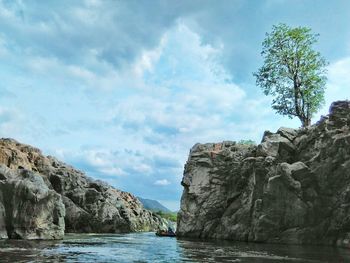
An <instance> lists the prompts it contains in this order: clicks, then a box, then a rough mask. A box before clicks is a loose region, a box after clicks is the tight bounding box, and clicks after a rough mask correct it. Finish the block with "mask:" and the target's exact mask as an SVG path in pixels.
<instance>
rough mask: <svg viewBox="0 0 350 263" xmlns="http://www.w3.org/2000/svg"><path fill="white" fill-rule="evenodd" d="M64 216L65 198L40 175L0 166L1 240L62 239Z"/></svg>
mask: <svg viewBox="0 0 350 263" xmlns="http://www.w3.org/2000/svg"><path fill="white" fill-rule="evenodd" d="M64 216H65V208H64V205H63V202H62V198H61V196H60V195H59V194H57V193H56V192H55V191H53V190H50V189H49V188H48V187H47V185H46V184H45V183H44V180H43V179H42V177H41V176H40V175H38V174H36V173H33V172H31V171H28V170H23V169H16V170H11V169H9V168H7V167H6V166H4V165H0V238H20V239H58V238H62V237H63V235H64Z"/></svg>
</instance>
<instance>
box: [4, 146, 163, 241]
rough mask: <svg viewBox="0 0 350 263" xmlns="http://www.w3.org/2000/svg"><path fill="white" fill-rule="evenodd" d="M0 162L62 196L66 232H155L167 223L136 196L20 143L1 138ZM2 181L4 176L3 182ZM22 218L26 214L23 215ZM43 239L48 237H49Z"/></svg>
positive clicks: (24, 236)
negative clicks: (30, 175)
mask: <svg viewBox="0 0 350 263" xmlns="http://www.w3.org/2000/svg"><path fill="white" fill-rule="evenodd" d="M0 163H2V164H4V165H6V166H7V167H9V168H11V170H13V171H16V170H17V169H18V171H34V172H35V173H36V179H35V180H39V179H38V178H40V180H41V181H40V182H42V183H41V184H40V189H41V188H42V189H46V188H47V189H51V190H48V191H49V192H50V193H54V194H55V195H57V196H58V197H60V198H61V197H62V198H61V199H62V200H63V204H64V207H65V209H66V214H65V231H66V232H98V233H110V232H112V233H121V232H123V233H124V232H135V231H152V230H156V229H158V228H159V227H162V226H163V224H164V222H163V221H162V219H161V218H160V217H159V216H157V215H155V214H153V213H152V212H150V211H148V210H146V209H144V208H143V206H142V204H141V203H140V202H139V200H138V199H137V198H136V197H135V196H133V195H132V194H129V193H126V192H123V191H120V190H117V189H115V188H113V187H112V186H110V185H108V184H106V183H103V182H101V181H98V180H93V179H91V178H89V177H87V176H86V175H85V174H84V173H83V172H81V171H79V170H76V169H74V168H73V167H71V166H69V165H67V164H65V163H63V162H60V161H58V160H57V159H55V158H54V157H51V156H48V157H46V156H44V155H43V154H42V153H41V151H40V150H39V149H37V148H34V147H31V146H28V145H24V144H21V143H18V142H17V141H15V140H13V139H0ZM1 178H2V177H1V173H0V183H1ZM16 180H18V178H16V179H14V180H13V184H14V185H16V184H18V182H17V181H16ZM0 186H1V185H0ZM45 187H46V188H45ZM45 191H46V190H45ZM14 202H15V203H16V205H17V203H20V202H22V201H21V197H18V198H17V199H15V200H14ZM61 202H62V201H61ZM0 204H1V202H0ZM28 207H29V206H28ZM2 210H3V209H2V208H1V205H0V237H1V236H3V237H6V236H5V235H4V234H3V233H2V232H1V225H2V222H3V221H2V216H1V215H2V212H1V211H2ZM19 216H20V217H21V216H22V217H23V216H24V215H23V214H19ZM21 220H26V219H21ZM28 220H30V217H28ZM32 228H33V229H34V227H32ZM13 237H21V238H28V237H29V236H28V235H22V236H16V235H11V236H9V238H13ZM31 237H32V236H30V238H31ZM33 238H35V236H33ZM38 238H39V237H38ZM40 238H46V236H42V237H40Z"/></svg>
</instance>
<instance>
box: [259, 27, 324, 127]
mask: <svg viewBox="0 0 350 263" xmlns="http://www.w3.org/2000/svg"><path fill="white" fill-rule="evenodd" d="M317 37H318V34H313V33H311V29H310V28H307V27H296V28H291V27H289V26H287V25H285V24H279V25H277V26H273V30H272V32H271V33H267V34H266V38H265V40H264V42H263V44H262V45H263V49H262V52H261V55H262V56H263V58H264V64H263V66H262V67H261V68H260V69H259V70H258V72H256V73H254V76H255V77H256V83H257V85H258V86H260V87H261V88H262V89H263V91H264V94H265V95H272V96H273V97H274V99H273V101H272V108H273V109H274V110H276V112H277V113H279V114H282V115H286V116H288V117H289V118H293V117H298V118H299V119H300V121H301V123H302V126H303V127H307V126H309V125H310V124H311V118H312V116H313V115H314V114H315V113H316V112H317V111H318V110H319V109H320V107H321V106H322V105H323V103H324V91H325V83H326V76H325V74H326V66H327V64H328V63H327V62H326V61H325V59H324V58H323V57H321V55H320V53H319V52H317V51H315V50H313V49H312V46H313V44H315V43H316V42H317Z"/></svg>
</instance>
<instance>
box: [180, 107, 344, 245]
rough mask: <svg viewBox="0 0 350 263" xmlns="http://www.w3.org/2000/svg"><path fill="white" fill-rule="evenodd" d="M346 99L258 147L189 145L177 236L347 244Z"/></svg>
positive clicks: (282, 130) (265, 137) (266, 137)
mask: <svg viewBox="0 0 350 263" xmlns="http://www.w3.org/2000/svg"><path fill="white" fill-rule="evenodd" d="M349 127H350V101H337V102H334V103H333V104H332V105H331V107H330V112H329V115H328V116H324V117H322V118H321V120H320V121H319V122H317V123H316V124H315V125H313V126H311V127H309V128H304V129H298V130H294V129H288V128H280V129H279V130H278V131H277V132H276V133H271V132H269V131H266V132H265V133H264V135H263V139H262V142H261V143H260V144H259V145H257V146H249V145H240V144H237V143H235V142H222V143H217V144H214V143H209V144H196V145H195V146H194V147H193V148H192V149H191V151H190V155H189V158H188V161H187V163H186V165H185V170H184V176H183V180H182V185H183V186H184V191H183V195H182V198H181V209H180V212H179V214H178V229H177V234H178V236H186V237H196V238H220V239H231V240H240V241H253V242H271V243H288V244H326V245H337V246H349V245H350V129H349Z"/></svg>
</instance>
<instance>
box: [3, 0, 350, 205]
mask: <svg viewBox="0 0 350 263" xmlns="http://www.w3.org/2000/svg"><path fill="white" fill-rule="evenodd" d="M349 17H350V2H349V1H347V0H344V1H341V0H335V1H325V0H309V1H306V0H304V1H300V0H294V1H284V0H270V1H260V0H251V1H243V0H242V1H239V0H236V1H235V0H232V1H202V0H201V1H199V0H198V1H197V0H192V1H155V0H154V1H132V0H128V1H126V0H125V1H107V0H106V1H93V0H90V1H64V0H60V1H58V0H57V1H33V0H31V1H3V0H0V79H1V82H0V136H1V137H12V138H15V139H17V140H19V141H20V142H23V143H27V144H31V145H34V146H36V147H39V148H41V149H42V150H43V151H44V153H45V154H50V155H54V156H57V157H58V158H59V159H61V160H63V161H65V162H67V163H69V164H71V165H74V166H76V167H77V168H79V169H81V170H83V171H85V172H86V173H87V174H88V175H89V176H91V177H94V178H98V179H102V180H105V181H107V182H109V183H110V184H112V185H114V186H115V187H117V188H120V189H122V190H126V191H129V192H132V193H134V194H135V195H138V196H142V197H144V198H151V199H156V200H159V201H161V202H162V203H163V204H165V205H166V206H168V207H169V208H170V209H173V210H175V209H178V207H179V200H180V196H181V193H182V187H181V186H180V181H181V178H182V171H183V165H184V163H185V162H186V159H187V156H188V152H189V150H190V148H191V146H192V145H194V144H195V143H197V142H200V143H205V142H218V141H223V140H240V139H253V140H255V141H257V142H259V141H260V139H261V135H262V133H263V131H264V130H272V131H275V130H276V129H278V127H280V126H290V127H298V126H299V122H298V121H297V120H289V119H287V118H283V117H280V116H278V115H276V114H275V113H274V112H273V111H272V110H271V109H270V102H271V98H269V97H265V96H264V95H263V94H262V92H261V91H260V89H259V88H258V87H256V86H255V81H254V78H253V76H252V72H254V71H256V70H257V68H258V67H259V66H260V65H261V63H262V59H261V57H260V51H261V42H262V41H263V39H264V36H265V32H268V31H270V30H271V27H272V25H274V24H277V23H280V22H283V23H287V24H289V25H291V26H308V27H311V28H312V29H313V31H314V32H316V33H320V37H319V42H318V44H317V46H316V48H317V49H318V50H319V51H320V52H321V53H322V54H323V56H324V57H325V58H326V59H327V60H328V61H329V62H330V64H329V68H328V71H329V73H328V83H327V91H326V105H325V107H324V108H323V109H322V110H321V111H320V112H319V114H318V116H316V117H315V118H314V121H316V120H317V119H318V118H319V115H321V114H326V113H327V109H328V107H329V104H330V103H331V102H332V101H334V100H336V99H349V97H350V19H349Z"/></svg>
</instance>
